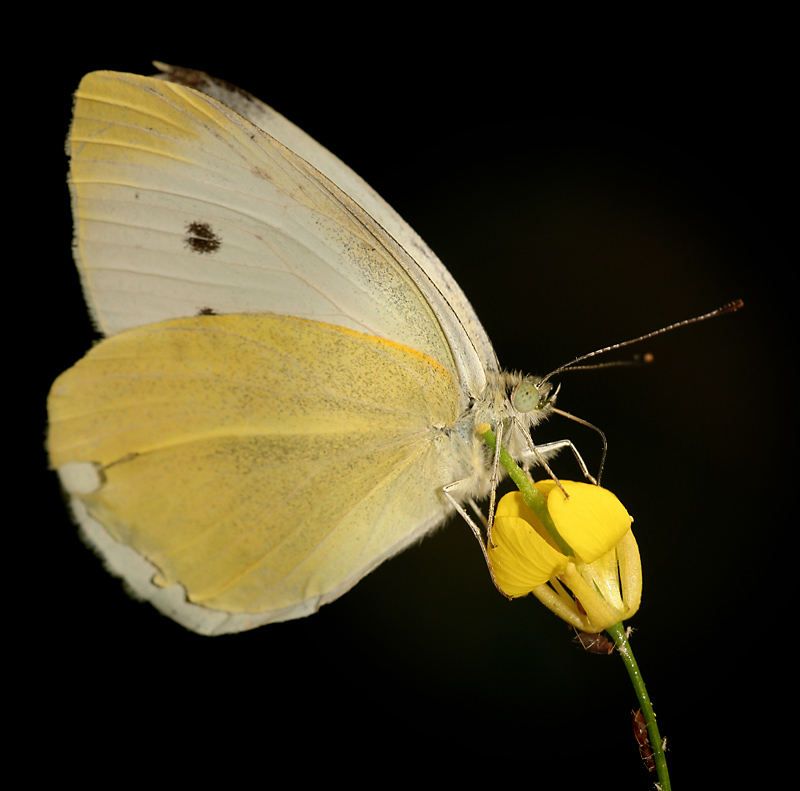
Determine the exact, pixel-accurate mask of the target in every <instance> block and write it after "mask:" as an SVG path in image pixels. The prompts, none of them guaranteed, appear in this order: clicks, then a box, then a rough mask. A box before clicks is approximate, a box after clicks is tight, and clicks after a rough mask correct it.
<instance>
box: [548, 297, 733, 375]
mask: <svg viewBox="0 0 800 791" xmlns="http://www.w3.org/2000/svg"><path fill="white" fill-rule="evenodd" d="M743 305H744V302H743V301H742V300H741V299H736V300H734V301H733V302H729V303H728V304H727V305H723V306H722V307H721V308H717V309H716V310H712V311H711V312H710V313H704V314H703V315H702V316H695V317H694V318H691V319H684V320H683V321H676V322H675V323H674V324H668V325H667V326H666V327H662V328H661V329H659V330H653V332H648V333H645V334H644V335H640V336H639V337H638V338H631V339H630V340H629V341H622V342H621V343H613V344H612V345H611V346H604V347H603V348H602V349H597V350H596V351H593V352H589V353H588V354H583V355H581V356H580V357H576V358H575V359H574V360H572V362H568V363H567V364H566V365H562V366H561V367H560V368H556V369H555V371H551V372H550V373H549V374H547V376H545V377H544V378H543V379H542V380H541V382H539V385H541V383H542V382H546V381H547V380H548V379H549V378H550V377H551V376H555V375H556V374H560V373H561V372H562V371H566V370H567V369H568V368H572V367H573V366H574V365H575V363H579V362H582V361H583V360H588V359H589V358H590V357H596V356H597V355H598V354H605V353H606V352H611V351H614V349H621V348H622V347H623V346H630V345H631V344H632V343H639V341H646V340H647V339H648V338H653V337H655V336H656V335H662V334H663V333H665V332H669V331H670V330H676V329H678V327H686V326H687V325H689V324H697V322H698V321H705V320H706V319H713V318H714V317H715V316H721V315H723V314H724V313H733V311H735V310H739V308H741V307H742V306H743ZM650 359H652V357H650V358H649V359H648V357H647V355H645V357H644V361H645V362H649V360H650ZM610 365H614V363H610Z"/></svg>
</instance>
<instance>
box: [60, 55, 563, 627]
mask: <svg viewBox="0 0 800 791" xmlns="http://www.w3.org/2000/svg"><path fill="white" fill-rule="evenodd" d="M156 65H157V66H158V68H159V69H160V71H161V73H160V74H159V75H158V76H156V77H142V76H138V75H132V74H123V73H115V72H102V71H101V72H94V73H91V74H88V75H86V76H85V77H84V78H83V80H82V81H81V83H80V86H79V88H78V90H77V92H76V95H75V107H74V114H73V121H72V125H71V128H70V132H69V137H68V153H69V156H70V176H69V183H70V189H71V194H72V207H73V215H74V221H75V240H74V255H75V260H76V264H77V267H78V270H79V273H80V277H81V282H82V287H83V292H84V296H85V300H86V302H87V305H88V308H89V312H90V314H91V317H92V319H93V322H94V324H95V326H96V328H97V330H98V332H99V333H100V334H101V335H102V337H103V339H102V340H101V341H100V342H99V343H97V344H96V345H95V346H94V347H93V348H92V349H91V350H90V351H89V352H88V353H87V355H86V356H85V357H84V358H83V359H82V360H80V361H79V362H78V363H76V365H75V366H73V367H72V368H70V369H69V370H67V371H66V372H64V373H63V374H62V375H61V376H59V377H58V379H57V380H56V381H55V383H54V384H53V386H52V389H51V392H50V395H49V398H48V414H49V433H48V452H49V457H50V464H51V466H52V467H53V468H54V469H56V470H57V471H58V473H59V476H60V479H61V482H62V485H63V487H64V489H65V491H66V492H67V494H68V497H69V501H70V506H71V509H72V511H73V514H74V516H75V519H76V521H77V522H78V524H79V525H80V528H81V531H82V534H83V536H84V537H85V539H86V540H87V542H88V543H89V544H90V545H92V546H93V547H94V548H95V549H96V550H97V551H98V552H99V553H100V555H101V556H102V558H103V560H104V562H105V564H106V566H107V568H108V569H109V570H110V571H111V572H112V573H113V574H115V575H117V576H119V577H121V578H122V579H123V580H124V582H125V583H126V584H127V586H128V587H129V589H130V590H132V592H133V593H134V594H135V595H136V596H138V597H141V598H143V599H146V600H148V601H150V602H151V603H152V604H153V605H155V606H156V607H157V608H158V609H159V610H160V611H162V612H163V613H164V614H166V615H168V616H169V617H171V618H173V619H174V620H175V621H177V622H179V623H180V624H182V625H183V626H185V627H187V628H189V629H192V630H194V631H196V632H199V633H202V634H222V633H226V632H236V631H242V630H245V629H250V628H254V627H257V626H260V625H262V624H266V623H270V622H276V621H283V620H288V619H292V618H298V617H302V616H305V615H308V614H310V613H313V612H315V611H316V610H317V609H318V608H319V607H320V606H322V605H323V604H326V603H328V602H331V601H333V600H334V599H336V598H338V597H339V596H341V595H342V594H343V593H345V592H346V591H347V590H349V589H350V588H351V587H352V586H353V585H355V584H356V583H357V582H358V581H359V580H360V579H362V578H363V577H364V576H365V575H366V574H367V573H369V572H370V571H371V570H372V569H374V568H375V567H376V566H378V565H379V564H380V563H381V562H383V561H384V560H386V559H387V558H389V557H391V556H393V555H395V554H396V553H398V552H400V551H401V550H403V549H404V548H406V547H407V546H409V545H410V544H412V543H414V542H415V541H417V540H419V539H420V538H421V537H422V536H424V535H425V534H427V533H429V532H430V531H431V530H433V529H435V528H436V527H437V526H439V525H441V524H442V523H444V522H445V521H446V519H447V518H448V517H449V516H450V515H451V514H452V513H453V512H454V511H456V510H459V511H460V512H461V513H462V514H465V511H464V506H465V504H468V503H471V502H473V501H474V500H475V499H480V498H483V497H486V496H487V495H488V494H489V493H490V491H492V490H493V488H494V486H495V485H496V479H497V474H496V472H497V471H496V462H495V461H494V456H493V454H492V452H491V451H490V450H489V449H488V448H487V447H486V445H485V443H484V442H483V440H482V439H481V438H480V436H478V433H477V428H478V426H480V425H483V424H488V425H490V426H491V427H493V428H494V429H495V430H497V431H498V433H499V434H501V435H503V446H504V447H506V448H507V449H508V450H509V452H510V453H511V454H512V456H514V457H515V458H517V459H524V460H527V461H528V462H531V461H534V462H535V461H537V460H538V461H541V460H542V458H543V454H544V451H541V450H539V449H536V448H535V447H534V445H533V443H532V442H531V440H530V430H531V428H532V427H533V426H535V425H536V424H537V423H539V422H540V421H542V420H543V419H545V418H546V417H547V416H548V414H550V413H551V412H552V410H553V409H554V402H555V397H554V393H553V391H552V386H551V384H550V383H549V382H547V381H543V380H539V379H536V378H534V377H527V376H523V375H521V374H519V373H509V372H506V371H503V370H502V369H501V368H500V366H499V363H498V361H497V357H496V355H495V352H494V350H493V347H492V344H491V342H490V341H489V338H488V337H487V335H486V332H485V331H484V329H483V327H482V326H481V324H480V322H479V320H478V318H477V316H476V314H475V311H474V310H473V308H472V306H471V305H470V303H469V301H468V300H467V298H466V297H465V295H464V294H463V292H462V290H461V289H460V288H459V286H458V284H457V283H456V282H455V280H454V279H453V278H452V276H451V275H450V273H449V272H448V271H447V269H445V267H444V265H443V264H442V263H441V262H440V261H439V259H438V258H437V257H436V256H435V255H434V253H433V252H432V251H431V250H430V249H429V248H428V246H427V245H426V244H425V243H424V242H423V241H422V240H421V239H420V238H419V236H417V234H416V233H415V232H414V231H413V230H412V229H411V228H410V227H409V226H408V225H407V224H406V223H405V222H404V221H403V220H402V219H401V218H400V217H399V215H398V214H397V213H396V212H395V211H394V210H393V209H392V208H391V207H390V206H389V205H388V204H387V203H385V202H384V201H383V200H382V199H381V198H380V197H379V196H378V195H377V194H376V193H375V192H374V191H373V190H372V189H371V188H370V187H369V186H368V185H367V184H366V183H365V182H364V181H363V180H362V179H360V178H359V177H358V176H357V175H356V174H355V173H353V172H352V171H351V170H350V169H348V168H347V167H346V166H345V165H344V164H342V163H341V162H340V161H339V160H338V159H336V158H335V157H334V156H333V155H331V154H330V153H329V152H328V151H327V150H325V149H324V148H323V147H322V146H320V145H319V144H318V143H316V142H315V141H314V140H312V139H311V138H310V137H309V136H308V135H306V134H305V133H303V132H302V131H301V130H299V129H298V128H297V127H295V126H293V125H292V124H291V123H289V122H288V121H287V120H286V119H284V118H283V117H282V116H280V115H279V114H278V113H276V112H275V111H274V110H272V109H271V108H269V107H268V106H267V105H265V104H264V103H262V102H261V101H259V100H258V99H255V98H254V97H253V96H251V95H249V94H248V93H246V92H244V91H242V90H240V89H238V88H235V87H234V86H232V85H230V84H229V83H225V82H222V81H219V80H215V79H213V78H211V77H209V76H208V75H206V74H204V73H202V72H198V71H193V70H187V69H180V68H175V67H171V66H166V65H163V64H156ZM562 444H563V443H562Z"/></svg>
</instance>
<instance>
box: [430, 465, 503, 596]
mask: <svg viewBox="0 0 800 791" xmlns="http://www.w3.org/2000/svg"><path fill="white" fill-rule="evenodd" d="M461 483H463V481H453V483H448V484H447V485H446V486H443V487H442V491H443V493H444V496H445V497H446V498H447V500H448V502H449V503H450V504H451V505H452V506H453V508H455V509H456V511H458V513H459V515H460V516H461V518H462V519H463V520H464V521H465V522H466V523H467V524H468V525H469V528H470V530H472V534H473V535H474V536H475V538H476V539H477V541H478V543H479V544H480V546H481V552H483V559H484V560H485V561H486V568H487V569H489V576H490V577H491V578H492V583H493V584H494V586H495V588H497V590H499V591H500V593H502V594H503V596H505V597H506V598H507V599H510V598H511V597H510V596H509V595H508V594H507V593H504V592H503V591H502V589H501V588H500V586H499V585H498V584H497V580H496V579H495V578H494V571H493V570H492V561H491V560H490V559H489V552H488V551H487V549H486V545H485V544H484V543H483V536H482V535H481V529H480V527H478V525H477V523H476V522H475V520H474V519H473V518H472V517H471V516H470V515H469V513H468V512H467V510H466V509H465V508H464V506H463V505H461V503H460V502H459V501H458V500H456V498H455V497H453V495H452V494H450V492H451V491H452V490H453V489H456V488H457V487H458V486H459V485H460V484H461ZM470 504H471V506H472V507H473V508H474V509H475V512H476V513H478V514H479V515H480V516H481V520H483V515H482V514H480V511H479V509H478V507H477V505H476V504H475V502H474V501H472V500H470ZM488 529H489V523H487V531H488Z"/></svg>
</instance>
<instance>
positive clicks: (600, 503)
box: [536, 481, 633, 563]
mask: <svg viewBox="0 0 800 791" xmlns="http://www.w3.org/2000/svg"><path fill="white" fill-rule="evenodd" d="M561 483H562V485H563V487H564V489H565V490H566V491H567V493H568V494H569V499H567V498H566V497H564V493H563V492H562V491H561V490H560V489H559V488H558V486H557V485H556V484H555V482H554V481H539V482H537V483H536V488H537V489H539V491H541V492H542V494H544V495H545V496H546V497H547V510H548V511H550V515H551V516H552V517H553V522H554V523H555V525H556V528H557V529H558V532H559V533H561V536H562V537H563V539H564V540H565V541H566V542H567V543H568V544H569V545H570V546H571V547H572V549H573V550H574V551H575V554H576V556H577V557H578V558H579V559H580V560H582V561H583V562H584V563H592V562H593V561H595V560H597V558H599V557H602V556H603V555H605V554H606V552H608V551H609V550H611V549H612V548H613V547H615V546H616V545H617V544H618V543H619V541H620V540H621V539H622V537H623V536H624V535H625V534H626V533H627V532H628V531H629V530H630V529H631V522H632V521H633V519H632V518H631V516H630V514H628V512H627V511H626V510H625V507H624V506H623V505H622V503H621V502H620V501H619V500H618V499H617V498H616V496H615V495H614V494H612V493H611V492H609V491H608V489H603V488H601V487H600V486H594V485H593V484H589V483H578V482H576V481H562V482H561Z"/></svg>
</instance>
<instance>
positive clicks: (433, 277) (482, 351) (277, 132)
mask: <svg viewBox="0 0 800 791" xmlns="http://www.w3.org/2000/svg"><path fill="white" fill-rule="evenodd" d="M155 65H156V66H157V67H158V68H159V69H161V71H162V74H161V75H159V77H160V78H163V79H166V80H169V81H171V82H177V83H180V84H183V85H187V86H188V87H190V88H194V89H196V90H198V91H201V92H202V93H205V94H207V95H208V96H211V97H212V98H214V99H216V100H217V101H219V102H221V103H222V104H224V105H225V106H226V107H229V108H230V109H232V110H234V111H235V112H237V113H238V114H239V115H241V116H242V117H243V118H246V119H247V120H248V121H250V123H252V124H255V126H257V127H258V128H259V129H261V130H262V131H264V132H266V133H267V134H268V135H271V136H272V137H274V138H275V139H276V140H278V141H279V142H281V143H283V145H284V146H286V147H287V148H288V149H289V150H290V151H293V152H294V153H295V154H297V155H298V156H300V157H302V158H303V159H304V160H305V161H306V162H308V163H309V164H310V165H312V166H313V167H315V168H316V169H317V170H319V171H320V173H322V174H324V175H325V176H326V177H327V178H329V179H330V180H331V181H332V182H333V183H334V184H336V186H338V187H339V188H340V189H341V190H342V191H343V192H344V193H346V194H347V195H349V196H350V197H351V198H352V199H353V200H354V201H355V202H356V203H357V204H358V205H359V206H361V208H363V209H364V211H366V212H367V214H369V215H370V217H372V218H373V219H374V220H375V222H376V223H378V225H380V226H381V227H382V228H384V229H385V230H386V231H387V233H388V234H389V235H390V236H391V237H392V238H393V239H395V240H396V241H397V243H398V244H399V245H400V246H401V247H402V248H403V249H404V250H405V251H407V252H408V253H409V255H410V256H411V257H412V259H413V263H412V266H419V267H421V268H422V270H423V271H424V273H425V274H426V276H427V277H428V278H429V279H430V281H431V283H432V284H433V286H434V287H435V289H436V290H438V291H439V292H440V293H441V295H442V298H443V299H444V301H445V302H446V304H447V305H448V306H449V308H450V309H451V311H452V315H448V313H450V311H447V310H444V311H442V313H443V315H442V316H441V318H442V320H443V321H445V322H447V321H452V319H453V318H455V319H456V320H457V322H458V323H459V324H460V325H461V326H462V327H463V328H464V332H465V333H466V335H467V336H468V338H469V341H470V343H471V345H472V346H473V347H474V349H475V350H476V352H477V354H478V357H479V359H480V362H481V364H482V367H483V369H484V370H485V371H493V372H496V371H499V370H500V368H499V365H498V362H497V357H496V355H495V352H494V348H493V347H492V344H491V341H490V340H489V337H488V336H487V334H486V331H485V330H484V329H483V326H482V325H481V323H480V321H479V319H478V317H477V315H476V314H475V311H474V309H473V307H472V305H471V304H470V303H469V300H468V299H467V298H466V296H465V295H464V292H463V291H462V290H461V287H460V286H459V285H458V283H457V282H456V281H455V280H454V278H453V277H452V275H451V274H450V272H448V270H447V269H446V268H445V266H444V264H442V262H441V261H440V260H439V258H438V256H437V255H436V254H435V253H434V252H433V251H432V250H431V249H430V247H428V245H427V244H426V243H425V241H424V240H423V239H422V238H421V237H420V236H419V234H418V233H417V232H416V231H415V230H414V229H413V228H412V227H411V226H410V225H409V224H408V223H407V222H405V220H403V218H402V217H401V216H400V215H399V214H398V213H397V212H396V211H395V210H394V209H393V208H392V207H391V206H390V205H389V204H388V203H387V202H386V201H385V200H384V199H383V198H382V197H381V196H380V195H379V194H378V193H377V192H375V190H374V189H372V187H370V185H369V184H367V182H366V181H364V179H362V178H361V176H359V175H358V174H357V173H355V172H354V171H353V170H351V169H350V168H349V167H348V166H347V165H345V164H344V162H342V161H341V160H340V159H339V158H338V157H335V156H334V155H333V154H331V152H330V151H328V149H327V148H325V147H324V146H322V145H320V144H319V143H318V142H317V141H316V140H314V139H313V138H312V137H310V136H309V135H308V134H306V133H305V132H304V131H303V130H302V129H300V128H298V127H297V126H295V125H294V124H293V123H291V121H289V120H287V119H286V118H284V117H283V116H282V115H281V114H280V113H278V112H276V111H275V110H273V109H272V108H271V107H270V106H269V105H267V104H265V103H264V102H262V101H261V100H260V99H258V98H257V97H255V96H252V95H251V94H249V93H247V92H246V91H243V90H241V89H240V88H237V87H235V86H233V85H231V84H230V83H228V82H224V81H223V80H218V79H215V78H214V77H212V76H210V75H208V74H206V73H205V72H201V71H196V70H194V69H184V68H178V67H175V66H169V65H167V64H164V63H156V64H155ZM432 304H433V307H434V310H438V308H439V305H438V303H436V302H434V303H432Z"/></svg>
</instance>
